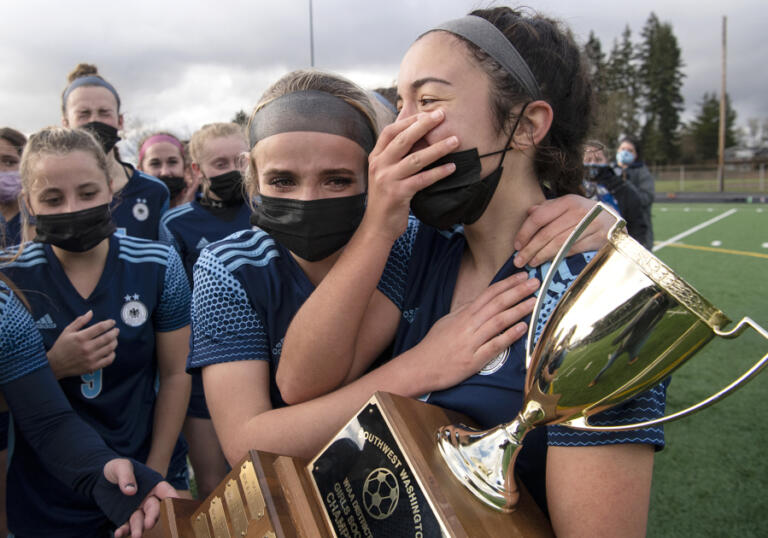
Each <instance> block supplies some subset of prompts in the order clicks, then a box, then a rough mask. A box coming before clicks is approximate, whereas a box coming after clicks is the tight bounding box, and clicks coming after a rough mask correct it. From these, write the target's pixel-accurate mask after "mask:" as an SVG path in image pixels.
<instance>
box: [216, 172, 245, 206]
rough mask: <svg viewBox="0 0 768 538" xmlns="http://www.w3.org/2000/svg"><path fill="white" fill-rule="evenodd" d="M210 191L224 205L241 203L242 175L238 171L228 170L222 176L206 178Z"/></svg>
mask: <svg viewBox="0 0 768 538" xmlns="http://www.w3.org/2000/svg"><path fill="white" fill-rule="evenodd" d="M208 181H209V182H210V187H209V188H210V190H211V192H212V193H213V194H215V195H216V196H218V197H219V198H220V199H221V201H222V202H223V203H224V204H225V205H236V204H240V203H242V201H243V175H242V174H241V173H240V170H230V171H229V172H226V173H224V174H220V175H218V176H213V177H211V178H208Z"/></svg>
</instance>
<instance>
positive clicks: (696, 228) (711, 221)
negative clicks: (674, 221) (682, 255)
mask: <svg viewBox="0 0 768 538" xmlns="http://www.w3.org/2000/svg"><path fill="white" fill-rule="evenodd" d="M736 211H737V209H736V208H735V207H734V208H732V209H729V210H728V211H726V212H725V213H722V214H720V215H718V216H716V217H715V218H712V219H709V220H708V221H706V222H702V223H701V224H697V225H696V226H694V227H693V228H690V229H688V230H686V231H684V232H683V233H679V234H677V235H676V236H674V237H670V238H669V239H667V240H666V241H662V242H661V243H659V244H658V245H654V247H653V252H656V251H657V250H661V249H663V248H664V247H666V246H667V245H671V244H672V243H675V242H677V241H680V240H681V239H682V238H683V237H687V236H689V235H691V234H693V233H696V232H698V231H699V230H701V229H702V228H706V227H707V226H709V225H710V224H714V223H716V222H717V221H718V220H722V219H724V218H725V217H730V216H731V215H733V214H734V213H736Z"/></svg>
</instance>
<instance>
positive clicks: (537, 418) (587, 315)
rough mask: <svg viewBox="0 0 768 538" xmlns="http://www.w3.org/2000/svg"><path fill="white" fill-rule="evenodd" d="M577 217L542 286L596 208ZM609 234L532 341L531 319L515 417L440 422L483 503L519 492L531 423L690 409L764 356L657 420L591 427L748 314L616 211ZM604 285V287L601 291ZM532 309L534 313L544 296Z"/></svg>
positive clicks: (455, 464)
mask: <svg viewBox="0 0 768 538" xmlns="http://www.w3.org/2000/svg"><path fill="white" fill-rule="evenodd" d="M604 210H605V211H609V212H610V210H608V209H607V208H606V207H605V206H603V205H602V204H597V206H596V207H595V208H594V209H593V210H592V211H591V212H590V213H589V214H587V216H585V217H584V219H583V220H582V222H581V223H580V224H579V226H578V227H577V228H576V229H575V230H574V232H573V233H572V234H571V237H570V238H569V240H568V241H567V242H566V243H565V244H564V245H563V247H562V248H561V249H560V252H559V253H558V256H557V258H556V259H555V260H554V262H553V263H552V266H551V267H552V269H550V271H549V273H548V274H547V277H546V278H545V280H544V282H543V285H542V287H541V289H542V290H546V289H548V287H549V284H550V282H551V280H552V277H553V276H554V270H553V269H556V268H557V267H558V265H559V264H560V262H561V261H562V260H563V259H564V258H565V256H566V254H567V253H568V251H569V250H570V248H571V246H572V245H573V244H574V243H575V242H576V241H577V240H578V238H579V236H580V235H581V233H582V232H583V231H584V230H585V229H586V227H587V226H588V225H589V223H590V222H591V221H592V220H594V218H595V217H597V215H598V214H599V213H600V212H601V211H604ZM616 219H617V221H616V224H615V225H614V226H613V228H612V229H611V231H610V232H609V237H608V243H607V244H606V245H605V246H604V247H603V248H601V249H600V251H599V252H598V253H597V254H596V255H595V257H594V259H593V260H592V261H591V262H590V264H589V265H588V266H587V267H586V268H585V269H584V271H583V272H582V273H581V274H580V275H579V277H578V278H577V279H576V280H575V281H574V282H573V284H572V285H571V287H570V288H569V290H568V291H567V292H566V293H565V294H564V295H563V297H562V299H561V300H560V302H559V303H558V304H557V306H556V308H555V310H554V311H553V312H552V315H551V317H550V319H549V321H548V323H547V324H546V326H545V327H544V329H543V331H542V333H541V337H540V338H539V340H538V343H537V345H536V346H535V348H534V345H533V341H534V336H535V330H536V324H535V323H531V327H530V329H529V334H528V343H527V344H528V345H527V357H526V368H527V374H526V381H525V397H524V401H523V406H522V408H521V411H520V412H519V413H518V415H517V417H516V418H515V420H513V421H512V422H510V423H507V424H502V425H499V426H497V427H496V428H493V429H490V430H487V431H478V430H474V429H471V428H465V427H462V426H455V425H454V426H448V427H445V428H441V430H440V432H439V433H438V445H439V448H440V452H441V454H442V456H443V458H444V459H445V462H446V463H447V465H448V466H449V467H450V469H451V471H452V472H453V474H454V476H456V478H458V479H459V480H460V481H461V482H462V483H463V484H464V485H465V486H466V487H467V488H468V489H469V490H470V491H472V493H473V494H474V495H475V496H476V497H477V498H478V499H480V500H481V501H483V502H484V503H485V504H487V505H489V506H491V507H492V508H495V509H497V510H500V511H502V512H509V511H512V510H514V508H515V505H516V503H517V500H518V489H517V485H516V484H515V479H514V467H515V459H516V456H517V454H518V452H519V451H520V449H521V447H522V442H523V438H524V436H525V435H526V434H527V433H528V431H530V430H531V429H532V428H535V427H538V426H543V425H547V424H562V425H566V426H570V427H572V428H576V429H581V430H588V431H610V430H613V431H616V430H631V429H636V428H642V427H646V426H651V425H654V424H660V423H663V422H668V421H670V420H675V419H678V418H682V417H684V416H686V415H689V414H691V413H693V412H695V411H698V410H700V409H703V408H704V407H707V406H709V405H712V404H713V403H715V402H717V401H718V400H720V399H722V398H724V397H725V396H727V395H728V394H730V393H731V392H733V391H734V390H736V389H737V388H739V387H740V386H742V385H743V384H744V383H745V382H746V381H748V380H749V379H751V378H752V377H754V376H755V375H756V374H757V373H758V372H759V371H760V370H761V369H762V368H763V367H764V366H765V365H766V363H767V362H768V354H766V355H764V356H763V357H762V358H761V359H760V360H759V361H758V362H757V363H755V364H754V365H753V366H752V367H751V368H750V369H749V370H748V371H747V372H745V373H744V374H743V375H741V376H740V377H739V378H738V379H736V380H735V381H733V382H732V383H730V384H729V385H727V386H726V387H725V388H723V389H722V390H720V391H719V392H717V393H716V394H714V395H712V396H710V397H709V398H707V399H705V400H703V401H701V402H699V403H697V404H696V405H693V406H691V407H689V408H687V409H684V410H682V411H679V412H676V413H673V414H671V415H668V416H664V417H661V418H658V419H655V420H650V421H645V422H641V423H636V424H626V425H621V426H593V425H590V423H589V420H588V419H589V417H590V416H591V415H594V414H596V413H599V412H601V411H604V410H606V409H608V408H611V407H613V406H615V405H618V404H620V403H622V402H624V401H626V400H628V399H630V398H632V397H633V396H635V395H637V394H638V393H640V392H643V391H645V390H647V389H649V388H650V387H652V386H653V385H655V384H657V383H659V382H660V381H661V380H663V379H664V378H666V377H667V376H669V375H670V374H671V373H672V372H673V371H674V370H676V369H677V368H678V367H679V366H681V365H682V364H683V363H684V362H685V361H687V360H688V359H690V358H691V357H692V356H693V355H694V354H695V353H696V352H697V351H698V350H699V349H701V348H702V347H703V346H704V345H706V344H707V343H708V342H709V341H710V340H711V339H712V338H714V336H715V335H717V336H720V337H723V338H735V337H737V336H739V335H740V334H741V333H742V332H744V330H746V329H747V328H748V327H752V328H753V329H754V330H755V331H757V332H758V333H759V334H761V335H762V336H763V337H764V338H765V339H766V340H768V332H766V330H765V329H763V328H762V327H760V326H759V325H758V324H756V323H755V322H754V321H753V320H751V319H750V318H748V317H744V318H743V319H742V320H741V321H739V322H738V323H737V324H736V325H735V326H734V327H733V328H731V329H729V330H726V329H725V328H724V327H725V326H726V325H727V324H728V323H730V320H729V319H728V318H727V317H726V316H725V315H724V314H723V313H722V312H721V311H720V310H718V309H717V308H715V307H714V306H713V305H712V304H710V303H709V302H708V301H707V300H706V299H705V298H704V297H702V296H701V295H700V294H699V293H698V292H697V291H696V290H695V289H693V288H692V287H691V286H690V285H689V284H687V283H686V282H685V281H684V280H683V279H682V278H680V277H679V276H677V275H676V274H675V273H674V272H673V271H672V270H671V269H670V268H669V267H667V266H666V265H665V264H664V263H662V262H661V261H660V260H659V259H658V258H656V257H655V256H654V255H653V254H651V253H650V252H648V251H647V250H646V249H644V248H643V247H642V246H640V244H639V243H637V242H636V241H635V240H634V239H632V238H631V237H630V236H629V235H628V234H627V232H626V230H625V223H624V221H623V220H621V219H620V218H618V217H616ZM605 290H611V291H610V293H606V291H605ZM543 296H544V293H540V295H539V300H538V301H537V303H536V307H535V308H534V312H533V315H532V318H531V319H533V320H535V319H538V316H539V312H540V310H541V304H542V300H541V299H542V297H543Z"/></svg>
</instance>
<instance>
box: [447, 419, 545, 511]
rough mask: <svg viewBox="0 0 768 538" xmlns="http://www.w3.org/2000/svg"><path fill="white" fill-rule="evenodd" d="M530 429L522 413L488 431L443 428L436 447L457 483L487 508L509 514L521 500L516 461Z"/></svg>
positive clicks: (454, 427) (454, 426) (455, 426)
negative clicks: (515, 471)
mask: <svg viewBox="0 0 768 538" xmlns="http://www.w3.org/2000/svg"><path fill="white" fill-rule="evenodd" d="M532 427H533V425H532V424H531V423H530V422H528V421H527V420H526V419H525V417H524V415H523V413H520V414H518V415H517V417H515V420H513V421H512V422H509V423H507V424H501V425H499V426H496V427H495V428H492V429H490V430H484V431H482V430H476V429H473V428H468V427H464V426H458V425H451V426H445V427H443V428H441V429H440V431H439V432H438V447H439V448H440V453H441V454H442V456H443V459H444V460H445V462H446V464H447V465H448V467H449V468H450V470H451V472H452V473H453V475H454V476H455V477H456V478H457V479H458V480H459V482H461V483H462V484H463V485H464V486H465V487H466V488H467V489H469V490H470V491H471V492H472V493H473V494H474V495H475V497H477V498H478V499H479V500H481V501H482V502H483V503H485V504H486V505H488V506H490V507H491V508H494V509H496V510H499V511H501V512H507V513H508V512H512V511H514V509H515V505H516V504H517V501H518V498H519V497H520V492H519V490H518V488H517V484H516V483H515V477H514V470H515V460H516V459H517V454H518V452H519V451H520V449H521V448H522V441H523V437H524V436H525V434H527V433H528V431H529V430H530V429H531V428H532Z"/></svg>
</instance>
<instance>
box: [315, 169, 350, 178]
mask: <svg viewBox="0 0 768 538" xmlns="http://www.w3.org/2000/svg"><path fill="white" fill-rule="evenodd" d="M321 173H322V175H324V176H334V175H350V176H354V175H355V172H354V171H352V170H350V169H349V168H329V169H327V170H323V171H322V172H321Z"/></svg>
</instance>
